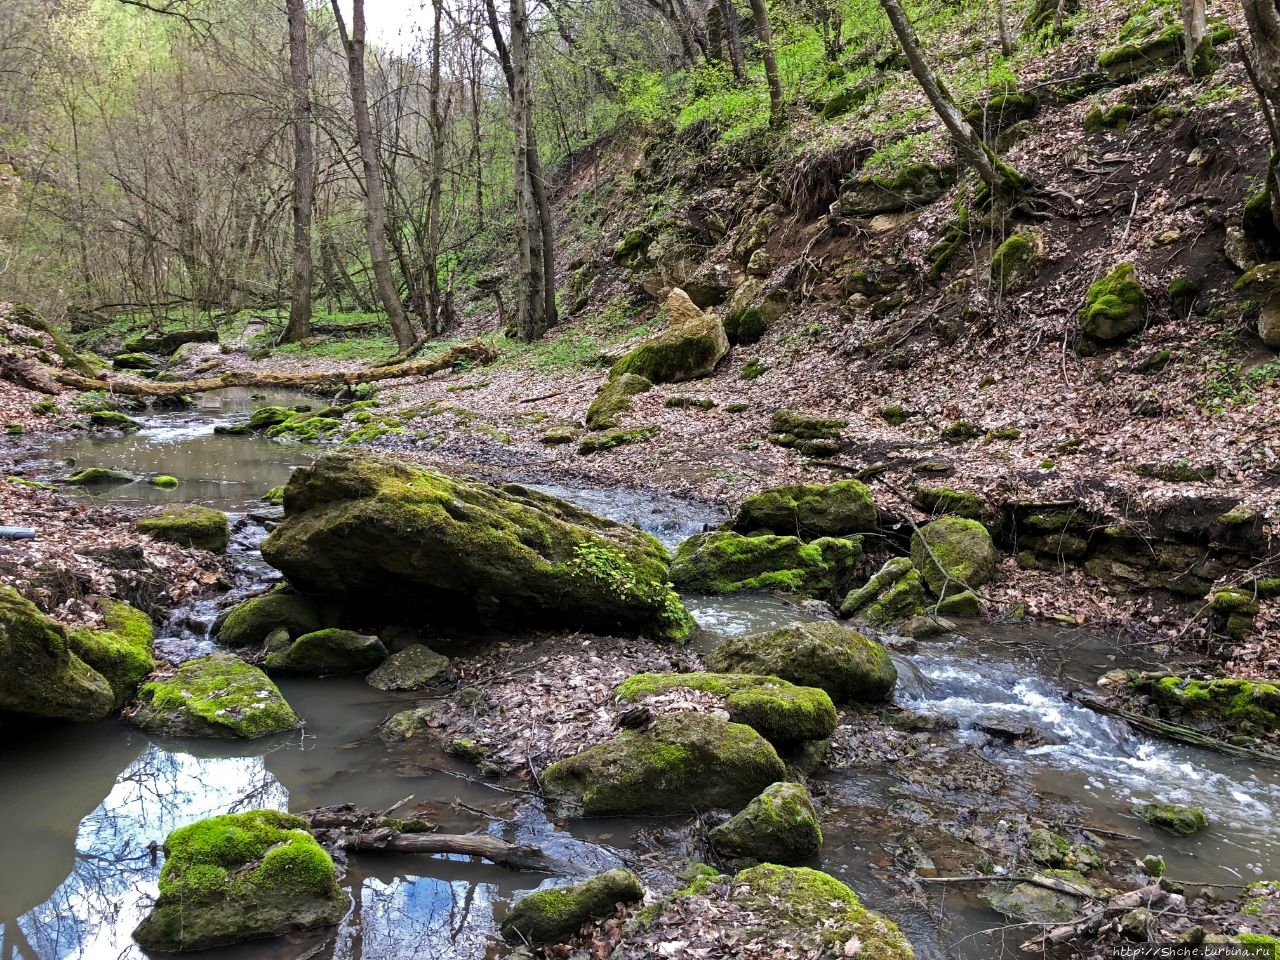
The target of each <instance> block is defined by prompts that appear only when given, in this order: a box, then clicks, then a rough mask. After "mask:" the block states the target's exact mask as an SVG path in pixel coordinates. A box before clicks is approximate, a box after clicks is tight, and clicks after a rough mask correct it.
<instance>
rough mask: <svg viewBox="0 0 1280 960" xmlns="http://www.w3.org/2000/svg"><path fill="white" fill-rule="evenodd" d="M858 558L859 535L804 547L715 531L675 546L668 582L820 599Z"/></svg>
mask: <svg viewBox="0 0 1280 960" xmlns="http://www.w3.org/2000/svg"><path fill="white" fill-rule="evenodd" d="M861 560H862V538H861V537H854V538H849V539H840V538H835V537H822V538H820V539H818V540H814V541H813V542H812V543H804V542H803V541H801V540H799V539H798V538H796V537H778V536H773V535H771V534H765V535H761V536H755V537H745V536H742V535H741V534H737V533H732V532H730V531H728V530H717V531H713V532H711V533H701V534H697V535H696V536H693V537H690V538H689V539H688V540H686V541H684V542H683V543H682V544H680V547H679V549H677V550H676V556H675V560H674V561H673V562H672V564H671V582H672V583H674V584H676V585H677V586H680V587H685V588H688V589H690V590H697V591H700V592H702V593H738V592H742V591H749V590H786V591H788V592H791V593H798V594H802V595H805V596H826V595H829V594H831V593H832V592H833V591H835V590H838V589H839V588H840V587H842V586H844V585H845V584H847V583H848V581H849V578H850V577H851V576H852V575H853V571H854V569H855V568H856V567H857V565H858V563H859V562H860V561H861Z"/></svg>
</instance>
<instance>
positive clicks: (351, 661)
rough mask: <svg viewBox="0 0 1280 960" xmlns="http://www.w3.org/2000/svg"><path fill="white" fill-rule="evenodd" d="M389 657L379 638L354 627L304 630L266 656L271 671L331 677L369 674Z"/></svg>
mask: <svg viewBox="0 0 1280 960" xmlns="http://www.w3.org/2000/svg"><path fill="white" fill-rule="evenodd" d="M385 659H387V648H386V647H384V646H383V645H382V642H381V641H380V640H379V639H378V638H377V637H371V636H366V635H364V634H361V633H356V632H355V631H353V630H337V629H333V628H330V629H326V630H316V631H314V632H312V633H304V634H303V635H302V636H300V637H298V638H297V639H296V640H294V641H293V642H292V643H291V644H290V645H289V646H288V647H286V648H285V649H283V650H278V651H274V652H272V653H269V654H268V655H267V659H266V660H265V661H264V662H263V666H265V667H266V668H267V669H268V670H271V671H281V672H285V673H306V674H312V675H325V676H332V675H337V674H344V673H368V672H369V671H370V670H372V669H373V668H374V667H376V666H378V664H380V663H382V661H383V660H385Z"/></svg>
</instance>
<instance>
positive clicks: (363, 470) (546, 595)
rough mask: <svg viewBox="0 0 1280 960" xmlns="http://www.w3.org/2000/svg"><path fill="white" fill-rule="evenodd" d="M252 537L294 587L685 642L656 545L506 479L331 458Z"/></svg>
mask: <svg viewBox="0 0 1280 960" xmlns="http://www.w3.org/2000/svg"><path fill="white" fill-rule="evenodd" d="M285 513H286V517H285V520H284V522H283V523H281V524H280V526H278V527H277V528H276V529H275V530H274V531H272V533H271V535H270V536H269V537H268V538H267V540H266V541H265V542H264V543H263V545H262V555H263V557H264V558H265V559H266V561H267V562H268V563H270V564H271V565H272V566H274V567H276V568H277V569H279V570H281V571H282V572H283V573H284V574H285V576H287V577H288V578H289V580H290V582H291V583H293V584H294V586H296V587H298V588H299V589H301V590H304V591H307V592H312V593H316V594H319V595H322V596H329V597H334V598H342V599H344V600H346V601H347V602H348V603H349V604H350V605H352V606H355V607H357V608H360V607H365V608H370V609H373V610H376V611H378V612H379V613H380V614H385V613H386V612H387V611H388V610H389V609H390V610H395V611H397V612H399V613H401V614H404V615H407V616H425V617H430V618H436V617H439V615H440V614H441V613H442V612H444V611H449V612H451V613H452V614H453V616H454V617H456V618H462V619H470V620H473V621H474V620H479V621H481V622H484V623H503V622H505V623H519V624H521V625H522V626H525V627H529V626H569V627H572V628H574V629H587V630H594V631H599V632H613V631H615V630H624V631H636V632H647V633H649V634H650V635H652V636H655V637H658V638H661V639H673V640H682V639H684V638H685V637H687V636H688V634H689V631H690V629H691V627H692V621H691V619H690V618H689V615H688V613H687V611H685V609H684V607H683V606H682V605H681V603H680V600H679V598H678V597H677V596H676V594H675V593H674V591H672V590H671V589H670V588H669V587H668V586H667V581H668V573H669V570H668V567H669V561H668V559H667V553H666V550H665V549H663V547H662V545H661V544H659V543H658V542H657V541H656V540H655V539H653V538H652V537H650V536H649V535H647V534H644V533H641V532H640V531H638V530H636V529H634V528H633V527H629V526H625V525H623V524H619V523H614V522H612V521H610V520H605V519H602V518H600V517H597V516H594V515H593V514H590V513H588V512H587V511H585V510H582V509H579V508H578V507H575V506H572V505H571V504H568V503H565V502H564V501H562V500H558V499H556V498H555V497H551V496H548V495H546V494H542V493H537V492H535V491H532V490H528V489H525V488H524V487H519V486H516V485H514V484H510V485H506V486H503V487H493V486H489V485H488V484H484V483H480V482H477V481H473V480H464V479H462V478H459V477H454V476H450V475H447V474H443V473H438V472H436V471H432V470H426V469H423V468H421V467H418V466H415V465H413V464H409V463H406V462H402V461H398V460H394V459H391V458H389V457H380V456H370V455H362V454H355V453H333V454H326V455H324V456H321V457H319V458H318V459H317V460H316V461H315V462H314V463H313V464H311V465H310V466H307V467H303V468H301V469H299V470H297V471H295V472H294V474H293V476H292V477H291V478H290V480H289V484H288V486H287V487H286V488H285Z"/></svg>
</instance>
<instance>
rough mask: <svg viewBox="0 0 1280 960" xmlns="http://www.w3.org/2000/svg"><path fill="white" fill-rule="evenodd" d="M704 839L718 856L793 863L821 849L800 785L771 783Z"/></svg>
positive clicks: (808, 801) (806, 793)
mask: <svg viewBox="0 0 1280 960" xmlns="http://www.w3.org/2000/svg"><path fill="white" fill-rule="evenodd" d="M708 839H709V840H710V841H711V847H712V849H714V850H715V851H716V853H718V854H719V855H720V856H722V857H728V858H730V859H733V860H745V859H751V860H756V861H763V862H766V863H794V862H795V861H797V860H803V859H805V858H806V857H811V856H813V855H814V854H815V853H817V852H818V850H819V849H821V847H822V829H821V827H819V825H818V814H817V811H815V810H814V808H813V800H812V799H810V797H809V791H808V790H806V789H805V788H804V785H803V784H799V783H774V784H771V785H770V786H769V787H768V788H766V789H765V791H764V792H763V793H762V794H760V796H758V797H756V798H755V799H754V800H752V801H751V802H750V803H749V804H747V806H746V808H745V809H743V810H742V811H741V812H739V813H738V814H737V815H735V816H734V817H733V818H732V819H730V820H729V821H727V822H725V823H722V824H720V826H718V827H716V828H714V829H713V830H712V831H711V832H710V834H709V835H708Z"/></svg>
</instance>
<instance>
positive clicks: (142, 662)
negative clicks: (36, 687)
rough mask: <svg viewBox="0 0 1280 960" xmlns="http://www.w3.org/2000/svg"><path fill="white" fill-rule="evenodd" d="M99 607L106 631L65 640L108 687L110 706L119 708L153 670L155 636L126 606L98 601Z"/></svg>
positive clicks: (146, 621)
mask: <svg viewBox="0 0 1280 960" xmlns="http://www.w3.org/2000/svg"><path fill="white" fill-rule="evenodd" d="M99 607H100V608H101V610H102V618H103V621H104V622H105V625H106V629H105V630H90V629H87V628H81V629H78V630H71V631H69V632H68V634H67V640H68V642H69V644H70V646H71V649H72V650H73V651H75V653H76V655H77V656H79V657H80V659H81V660H83V661H84V662H85V663H87V664H88V665H89V666H91V667H92V668H93V669H94V670H96V671H98V673H100V674H102V676H103V677H105V678H106V680H107V683H109V684H111V692H112V694H113V696H114V698H115V704H114V705H115V706H116V707H123V706H124V705H125V704H126V703H127V702H128V701H129V700H131V699H133V694H134V692H135V691H136V690H137V689H138V684H140V683H141V682H142V681H143V679H144V678H145V677H146V676H147V674H149V673H150V672H151V671H152V670H154V669H155V668H156V661H155V657H154V655H153V645H154V641H155V634H154V631H153V630H152V626H151V618H150V617H148V616H147V615H146V614H145V613H143V612H142V611H141V610H135V609H134V608H133V607H131V606H129V605H128V604H127V603H120V602H119V601H117V600H102V601H100V603H99Z"/></svg>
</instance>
